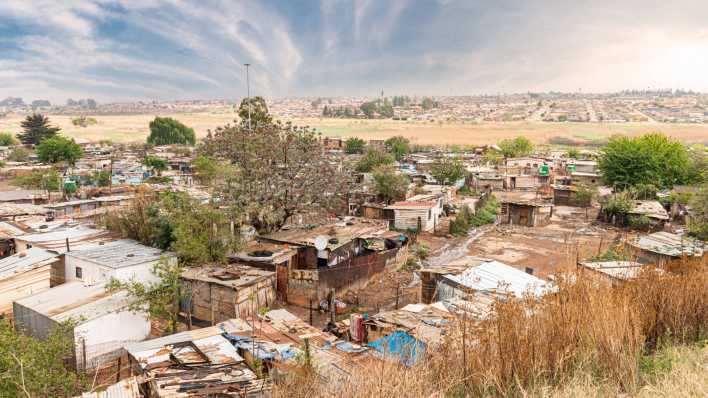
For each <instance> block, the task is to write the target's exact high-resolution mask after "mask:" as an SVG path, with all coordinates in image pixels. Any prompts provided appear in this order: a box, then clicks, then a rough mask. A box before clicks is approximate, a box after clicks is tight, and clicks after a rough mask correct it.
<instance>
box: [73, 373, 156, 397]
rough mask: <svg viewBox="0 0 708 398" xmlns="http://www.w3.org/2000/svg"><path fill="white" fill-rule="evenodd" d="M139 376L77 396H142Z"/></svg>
mask: <svg viewBox="0 0 708 398" xmlns="http://www.w3.org/2000/svg"><path fill="white" fill-rule="evenodd" d="M141 397H142V396H141V395H140V389H139V388H138V379H137V377H135V376H133V377H129V378H127V379H124V380H121V381H119V382H118V383H116V384H112V385H110V386H108V388H106V389H105V390H103V391H99V392H85V393H83V394H81V395H80V396H77V397H76V398H141Z"/></svg>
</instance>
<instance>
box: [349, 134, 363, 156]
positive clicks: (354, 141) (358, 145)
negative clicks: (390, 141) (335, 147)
mask: <svg viewBox="0 0 708 398" xmlns="http://www.w3.org/2000/svg"><path fill="white" fill-rule="evenodd" d="M365 146H366V142H365V141H364V140H362V139H361V138H357V137H352V138H349V139H348V140H346V141H345V142H344V152H346V153H348V154H353V153H364V147H365Z"/></svg>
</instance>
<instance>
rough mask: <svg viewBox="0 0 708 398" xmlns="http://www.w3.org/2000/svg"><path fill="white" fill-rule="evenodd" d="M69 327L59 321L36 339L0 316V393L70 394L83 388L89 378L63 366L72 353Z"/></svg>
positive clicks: (37, 395) (15, 395)
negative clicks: (41, 336) (39, 338)
mask: <svg viewBox="0 0 708 398" xmlns="http://www.w3.org/2000/svg"><path fill="white" fill-rule="evenodd" d="M72 329H73V328H72V326H71V324H69V323H61V324H59V325H57V326H55V327H54V328H53V329H52V330H51V331H50V333H49V335H48V336H47V338H45V339H43V340H38V339H35V338H33V337H29V336H25V335H24V334H22V333H19V332H17V331H16V330H15V328H13V327H12V325H11V324H10V323H9V322H7V321H6V320H4V319H0V397H72V396H75V395H80V394H81V392H82V391H86V390H87V389H88V388H89V387H90V383H89V380H88V379H87V378H86V377H85V376H82V375H79V374H77V373H75V372H72V371H71V370H70V369H69V368H68V367H67V366H66V361H67V360H68V359H70V358H72V356H73V355H74V339H73V330H72Z"/></svg>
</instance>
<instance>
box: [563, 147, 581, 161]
mask: <svg viewBox="0 0 708 398" xmlns="http://www.w3.org/2000/svg"><path fill="white" fill-rule="evenodd" d="M565 156H567V157H568V158H569V159H580V151H579V150H577V149H576V148H570V149H568V152H566V153H565Z"/></svg>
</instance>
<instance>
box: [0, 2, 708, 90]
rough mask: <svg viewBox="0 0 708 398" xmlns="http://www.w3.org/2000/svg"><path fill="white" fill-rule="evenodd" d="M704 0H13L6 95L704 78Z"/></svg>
mask: <svg viewBox="0 0 708 398" xmlns="http://www.w3.org/2000/svg"><path fill="white" fill-rule="evenodd" d="M705 20H708V2H702V1H674V2H660V1H640V0H628V1H608V0H598V1H594V2H582V1H577V2H561V1H553V0H544V1H513V0H510V1H500V2H473V1H467V0H460V1H456V0H438V1H433V0H430V1H412V0H411V1H408V0H400V1H396V0H391V1H376V0H363V1H337V0H322V1H303V2H292V1H282V0H262V1H244V2H242V1H238V2H230V1H216V0H214V1H211V0H207V1H199V2H197V1H160V0H149V1H148V0H145V1H131V0H95V1H89V0H64V1H50V0H3V1H2V2H0V54H2V56H0V99H2V98H5V97H8V96H13V97H22V98H24V99H25V101H28V102H29V101H31V100H35V99H48V100H50V101H52V102H53V103H59V104H63V103H65V101H66V99H67V98H73V99H79V98H94V99H96V100H98V101H101V102H117V101H138V100H143V101H150V100H158V101H165V100H182V99H184V100H186V99H212V98H214V99H216V98H229V99H234V98H241V97H243V96H245V82H244V79H245V73H244V70H243V67H242V64H243V63H251V64H252V66H251V88H252V94H253V95H262V96H265V97H270V98H284V97H313V96H315V97H316V96H358V97H361V96H367V97H375V96H377V95H378V94H379V93H380V92H381V90H382V89H383V90H384V92H385V94H386V95H401V94H403V95H405V94H407V95H419V96H423V95H438V96H443V95H444V96H459V95H477V94H497V93H500V94H501V93H507V94H511V93H525V92H548V91H560V92H568V93H572V92H578V91H582V92H583V93H601V92H616V91H621V90H624V89H637V90H643V89H647V88H651V89H663V88H674V89H676V88H681V89H685V90H694V91H700V92H708V73H707V72H706V71H708V27H706V26H705Z"/></svg>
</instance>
